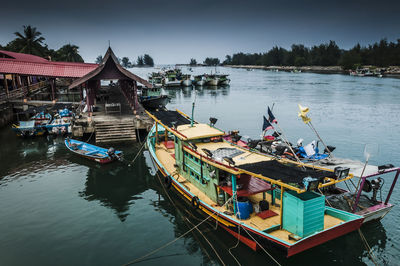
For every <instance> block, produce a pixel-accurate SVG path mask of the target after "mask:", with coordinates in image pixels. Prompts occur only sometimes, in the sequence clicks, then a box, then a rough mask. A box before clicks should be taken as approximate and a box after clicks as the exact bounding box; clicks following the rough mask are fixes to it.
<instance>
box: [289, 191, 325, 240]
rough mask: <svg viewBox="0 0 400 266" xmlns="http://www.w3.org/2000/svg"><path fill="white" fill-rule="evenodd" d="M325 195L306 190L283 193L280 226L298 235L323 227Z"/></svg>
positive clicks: (309, 233) (311, 232)
mask: <svg viewBox="0 0 400 266" xmlns="http://www.w3.org/2000/svg"><path fill="white" fill-rule="evenodd" d="M324 213H325V196H323V195H320V194H317V193H315V192H311V191H307V192H304V193H301V194H297V193H296V192H294V191H285V192H284V193H283V218H282V228H283V229H285V230H287V231H289V232H291V233H293V234H295V235H297V236H300V237H306V236H309V235H312V234H313V233H315V232H318V231H322V230H323V229H324Z"/></svg>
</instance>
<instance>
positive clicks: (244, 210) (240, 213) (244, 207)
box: [236, 198, 253, 220]
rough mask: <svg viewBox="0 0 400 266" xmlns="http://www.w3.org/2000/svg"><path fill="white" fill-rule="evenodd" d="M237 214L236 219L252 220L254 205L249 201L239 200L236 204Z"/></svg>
mask: <svg viewBox="0 0 400 266" xmlns="http://www.w3.org/2000/svg"><path fill="white" fill-rule="evenodd" d="M236 206H237V213H236V217H237V218H238V219H240V220H246V219H249V218H250V214H251V213H252V212H253V205H252V204H251V203H250V202H249V201H248V200H247V199H240V198H239V199H238V201H237V202H236Z"/></svg>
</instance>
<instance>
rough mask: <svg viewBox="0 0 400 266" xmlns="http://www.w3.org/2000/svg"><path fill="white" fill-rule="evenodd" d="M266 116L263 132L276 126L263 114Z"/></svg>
mask: <svg viewBox="0 0 400 266" xmlns="http://www.w3.org/2000/svg"><path fill="white" fill-rule="evenodd" d="M263 117H264V123H263V127H262V130H263V132H264V131H267V130H270V129H273V128H274V127H273V126H272V125H271V123H270V122H269V121H268V120H267V118H266V117H265V116H263Z"/></svg>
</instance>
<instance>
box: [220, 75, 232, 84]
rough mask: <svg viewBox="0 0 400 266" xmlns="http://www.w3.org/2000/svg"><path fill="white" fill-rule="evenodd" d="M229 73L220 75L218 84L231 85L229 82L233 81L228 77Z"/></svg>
mask: <svg viewBox="0 0 400 266" xmlns="http://www.w3.org/2000/svg"><path fill="white" fill-rule="evenodd" d="M228 76H229V75H225V74H223V75H218V85H229V82H230V81H231V80H230V79H228Z"/></svg>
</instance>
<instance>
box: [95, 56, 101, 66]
mask: <svg viewBox="0 0 400 266" xmlns="http://www.w3.org/2000/svg"><path fill="white" fill-rule="evenodd" d="M101 62H103V56H101V55H99V56H98V57H96V61H95V63H96V64H101Z"/></svg>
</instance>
